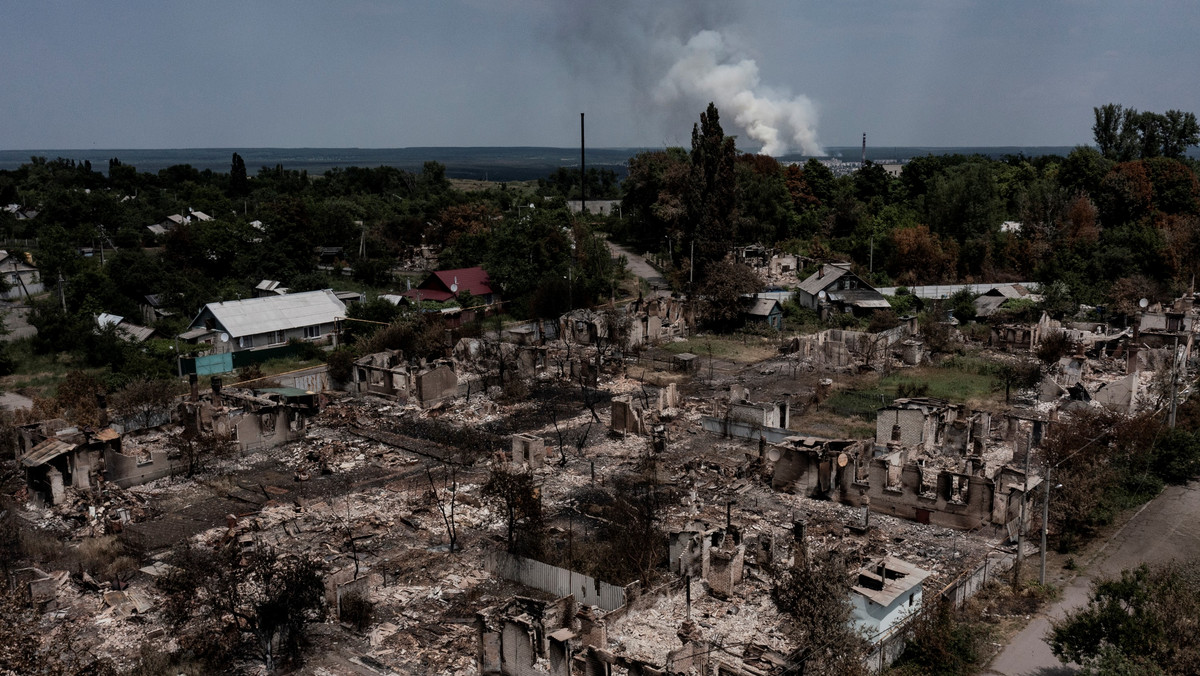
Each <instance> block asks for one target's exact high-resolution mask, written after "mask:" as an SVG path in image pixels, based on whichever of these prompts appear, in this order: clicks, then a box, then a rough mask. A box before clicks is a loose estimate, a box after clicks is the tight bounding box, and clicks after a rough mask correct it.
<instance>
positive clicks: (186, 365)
mask: <svg viewBox="0 0 1200 676" xmlns="http://www.w3.org/2000/svg"><path fill="white" fill-rule="evenodd" d="M307 349H309V348H308V347H307V346H306V345H302V344H292V343H289V344H287V345H280V346H278V347H268V348H264V349H261V350H242V351H240V352H218V353H216V354H210V355H205V356H202V357H196V358H194V359H192V358H188V357H184V358H182V359H180V360H179V367H180V369H181V370H182V371H183V374H184V375H187V374H189V373H196V374H197V375H202V376H203V375H211V374H217V373H228V372H229V371H232V370H234V369H240V368H242V367H245V366H250V365H251V364H261V363H263V362H267V361H270V360H272V359H287V358H289V357H298V356H300V355H301V352H302V351H303V350H307ZM200 369H205V370H203V371H201V370H200ZM215 369H224V370H223V371H222V370H215Z"/></svg>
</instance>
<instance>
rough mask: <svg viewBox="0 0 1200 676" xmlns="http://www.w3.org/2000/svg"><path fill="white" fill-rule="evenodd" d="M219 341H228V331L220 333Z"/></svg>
mask: <svg viewBox="0 0 1200 676" xmlns="http://www.w3.org/2000/svg"><path fill="white" fill-rule="evenodd" d="M221 342H222V343H228V342H229V334H228V333H222V334H221Z"/></svg>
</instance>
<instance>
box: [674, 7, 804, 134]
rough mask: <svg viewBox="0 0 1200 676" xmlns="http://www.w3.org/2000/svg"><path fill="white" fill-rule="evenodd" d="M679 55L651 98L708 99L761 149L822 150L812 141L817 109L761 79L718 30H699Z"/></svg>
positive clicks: (752, 66)
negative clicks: (759, 144)
mask: <svg viewBox="0 0 1200 676" xmlns="http://www.w3.org/2000/svg"><path fill="white" fill-rule="evenodd" d="M678 53H679V55H678V58H677V60H676V61H675V63H674V64H672V65H671V67H670V69H669V70H668V71H667V74H666V76H664V77H663V79H662V81H661V82H660V83H659V85H658V87H657V89H656V90H655V99H656V100H658V101H660V102H663V103H671V102H674V101H676V100H678V99H680V98H686V99H693V100H700V99H707V100H711V101H712V102H713V103H715V104H716V106H717V109H718V110H720V111H721V112H722V113H723V114H724V117H725V118H726V119H728V116H729V114H730V113H731V112H732V113H733V121H734V123H735V124H737V126H738V127H741V128H742V129H743V130H744V131H745V132H746V134H747V135H748V136H749V137H750V138H752V139H754V140H755V141H758V142H759V143H761V144H762V151H761V152H762V153H763V154H766V155H773V156H779V155H783V154H786V153H787V152H788V151H789V150H791V149H793V148H797V149H799V150H800V151H801V152H803V153H804V154H806V155H820V154H822V151H821V146H820V144H819V143H817V129H816V125H817V111H816V107H815V106H814V105H813V103H812V101H811V100H809V99H808V97H806V96H791V97H789V96H788V95H787V94H786V93H784V92H780V91H777V90H775V89H772V88H770V87H767V86H765V85H763V84H762V82H761V81H760V79H759V75H758V64H757V63H756V62H755V61H754V60H753V59H748V58H739V57H738V56H737V55H736V54H735V53H734V52H733V51H732V50H731V49H730V48H729V46H728V45H727V44H726V43H725V38H724V37H723V36H722V35H721V34H720V33H718V32H717V31H712V30H704V31H700V32H699V33H697V34H696V35H695V36H693V37H692V38H691V39H690V40H688V41H687V43H686V44H684V45H680V46H679V50H678Z"/></svg>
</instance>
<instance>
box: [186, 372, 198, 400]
mask: <svg viewBox="0 0 1200 676" xmlns="http://www.w3.org/2000/svg"><path fill="white" fill-rule="evenodd" d="M199 383H200V379H199V377H198V376H197V375H196V374H195V373H189V374H188V386H189V387H190V388H191V393H192V394H191V396H192V401H193V402H196V401H200V384H199Z"/></svg>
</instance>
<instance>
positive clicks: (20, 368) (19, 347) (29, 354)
mask: <svg viewBox="0 0 1200 676" xmlns="http://www.w3.org/2000/svg"><path fill="white" fill-rule="evenodd" d="M8 350H9V354H11V355H12V357H13V362H14V364H15V365H16V370H15V371H14V372H13V373H11V374H9V375H7V376H4V377H3V378H0V388H2V389H4V390H7V391H10V392H19V393H21V394H24V395H26V396H38V397H51V396H54V392H55V391H56V390H57V389H58V384H59V383H60V382H62V380H63V378H65V377H66V376H67V373H69V372H70V371H76V370H80V371H84V372H85V373H87V374H89V375H95V376H102V375H103V374H104V373H105V372H106V369H104V368H84V367H83V364H82V362H81V361H80V360H79V359H78V358H77V357H75V356H74V355H70V354H67V353H62V354H35V353H34V351H33V340H32V339H30V338H22V339H20V340H14V341H12V342H10V343H9V344H8Z"/></svg>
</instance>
